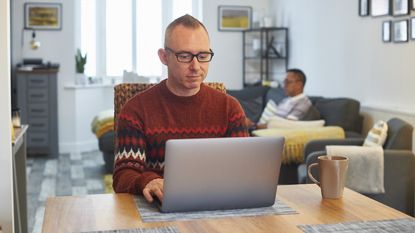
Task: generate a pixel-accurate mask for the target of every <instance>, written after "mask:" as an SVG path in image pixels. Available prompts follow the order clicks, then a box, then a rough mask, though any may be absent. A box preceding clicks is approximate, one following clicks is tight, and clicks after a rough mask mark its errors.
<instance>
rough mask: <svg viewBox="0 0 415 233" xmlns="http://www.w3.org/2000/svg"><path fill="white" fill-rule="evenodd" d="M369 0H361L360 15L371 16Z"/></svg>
mask: <svg viewBox="0 0 415 233" xmlns="http://www.w3.org/2000/svg"><path fill="white" fill-rule="evenodd" d="M369 6H370V1H369V0H359V16H362V17H364V16H369Z"/></svg>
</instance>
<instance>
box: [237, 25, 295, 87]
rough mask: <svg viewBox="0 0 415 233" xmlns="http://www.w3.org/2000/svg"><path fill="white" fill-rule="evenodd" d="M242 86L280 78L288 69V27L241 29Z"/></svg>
mask: <svg viewBox="0 0 415 233" xmlns="http://www.w3.org/2000/svg"><path fill="white" fill-rule="evenodd" d="M242 44H243V83H244V86H250V85H261V83H262V82H264V81H273V80H282V79H283V78H284V77H285V73H286V71H287V69H288V28H282V27H271V28H258V29H251V30H247V31H243V43H242Z"/></svg>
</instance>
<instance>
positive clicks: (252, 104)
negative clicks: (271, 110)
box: [227, 86, 269, 122]
mask: <svg viewBox="0 0 415 233" xmlns="http://www.w3.org/2000/svg"><path fill="white" fill-rule="evenodd" d="M268 89H269V88H268V87H263V86H257V87H247V88H244V89H242V90H228V91H227V93H228V94H229V95H231V96H233V97H235V98H236V99H237V100H238V101H239V103H240V104H241V106H242V109H243V110H244V111H245V115H246V116H247V117H248V118H249V119H251V120H252V121H253V122H257V121H258V120H259V117H260V116H261V114H262V109H264V107H265V103H266V102H264V101H265V100H264V97H265V95H266V93H267V91H268Z"/></svg>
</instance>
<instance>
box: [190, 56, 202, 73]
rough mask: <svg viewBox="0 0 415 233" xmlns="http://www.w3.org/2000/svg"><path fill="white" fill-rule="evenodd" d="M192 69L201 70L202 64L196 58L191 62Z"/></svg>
mask: <svg viewBox="0 0 415 233" xmlns="http://www.w3.org/2000/svg"><path fill="white" fill-rule="evenodd" d="M190 68H191V69H193V70H199V69H200V62H199V61H198V60H197V58H196V57H193V59H192V61H191V62H190Z"/></svg>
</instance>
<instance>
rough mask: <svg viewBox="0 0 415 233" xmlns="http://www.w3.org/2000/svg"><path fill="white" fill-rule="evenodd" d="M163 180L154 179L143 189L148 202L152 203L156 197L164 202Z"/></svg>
mask: <svg viewBox="0 0 415 233" xmlns="http://www.w3.org/2000/svg"><path fill="white" fill-rule="evenodd" d="M163 182H164V180H163V179H160V178H158V179H154V180H152V181H150V182H148V184H147V185H146V187H144V189H143V195H144V197H145V198H146V200H147V202H149V203H152V202H153V201H154V198H153V196H154V195H155V196H156V197H157V198H158V199H159V200H160V201H161V202H162V201H163Z"/></svg>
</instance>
